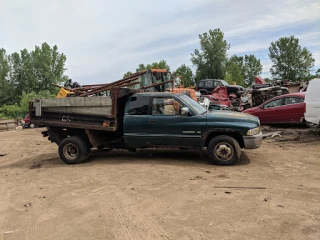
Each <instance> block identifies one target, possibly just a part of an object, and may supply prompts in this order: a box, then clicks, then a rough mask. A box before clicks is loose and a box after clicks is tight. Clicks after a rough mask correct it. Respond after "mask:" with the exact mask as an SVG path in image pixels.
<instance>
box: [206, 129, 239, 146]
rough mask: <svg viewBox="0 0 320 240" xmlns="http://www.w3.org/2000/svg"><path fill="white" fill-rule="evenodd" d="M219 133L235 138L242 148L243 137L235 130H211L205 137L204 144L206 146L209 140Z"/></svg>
mask: <svg viewBox="0 0 320 240" xmlns="http://www.w3.org/2000/svg"><path fill="white" fill-rule="evenodd" d="M219 135H226V136H230V137H233V138H234V139H236V140H237V142H238V143H239V145H240V147H241V148H244V147H245V146H244V141H243V137H242V135H241V134H240V133H237V132H223V131H214V132H211V133H210V134H209V135H208V136H207V138H206V141H205V144H204V146H205V147H207V146H208V144H209V142H210V140H211V139H212V138H214V137H216V136H219Z"/></svg>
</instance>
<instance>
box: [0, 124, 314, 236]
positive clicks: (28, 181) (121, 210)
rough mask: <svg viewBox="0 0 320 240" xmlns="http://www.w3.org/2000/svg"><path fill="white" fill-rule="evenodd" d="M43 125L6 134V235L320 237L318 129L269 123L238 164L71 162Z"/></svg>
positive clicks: (2, 157)
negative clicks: (63, 158)
mask: <svg viewBox="0 0 320 240" xmlns="http://www.w3.org/2000/svg"><path fill="white" fill-rule="evenodd" d="M41 130H42V129H24V130H16V131H9V132H0V226H1V229H0V239H5V240H9V239H121V240H122V239H139V240H140V239H173V240H175V239H320V130H319V129H314V130H310V129H306V128H295V129H292V128H290V127H289V128H288V127H287V128H270V127H264V132H277V131H280V132H281V133H280V135H281V136H274V138H271V136H269V137H268V138H266V139H265V140H264V142H263V146H262V147H261V148H259V149H256V150H245V151H243V152H242V156H241V161H240V162H239V163H237V164H236V165H234V166H228V167H226V166H215V165H210V164H209V163H208V159H207V158H204V159H202V160H200V159H199V152H198V151H194V150H185V151H181V150H139V151H138V152H137V153H130V152H127V151H111V152H94V153H93V154H92V156H91V158H90V161H88V162H87V163H83V164H80V165H66V164H64V163H63V162H62V161H61V160H60V159H59V158H58V154H57V146H56V145H55V144H51V143H50V142H49V141H48V140H47V138H43V137H42V135H41V133H40V132H41Z"/></svg>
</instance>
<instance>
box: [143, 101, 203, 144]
mask: <svg viewBox="0 0 320 240" xmlns="http://www.w3.org/2000/svg"><path fill="white" fill-rule="evenodd" d="M151 105H152V106H151V108H152V109H151V111H152V112H151V115H150V116H149V124H148V129H149V131H148V133H149V139H150V140H149V141H150V143H151V144H152V145H154V146H200V144H201V132H202V128H203V127H204V125H205V124H206V121H205V119H204V118H201V116H198V115H194V116H192V115H190V116H185V115H181V108H182V107H185V106H184V105H183V104H182V103H181V102H180V101H179V100H177V99H175V98H173V97H153V99H152V104H151Z"/></svg>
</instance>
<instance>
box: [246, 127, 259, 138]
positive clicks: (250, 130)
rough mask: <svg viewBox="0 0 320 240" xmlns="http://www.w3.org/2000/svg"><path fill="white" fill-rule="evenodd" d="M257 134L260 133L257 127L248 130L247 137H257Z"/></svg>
mask: <svg viewBox="0 0 320 240" xmlns="http://www.w3.org/2000/svg"><path fill="white" fill-rule="evenodd" d="M259 133H260V128H259V127H257V128H253V129H249V130H248V132H247V135H248V136H252V135H257V134H259Z"/></svg>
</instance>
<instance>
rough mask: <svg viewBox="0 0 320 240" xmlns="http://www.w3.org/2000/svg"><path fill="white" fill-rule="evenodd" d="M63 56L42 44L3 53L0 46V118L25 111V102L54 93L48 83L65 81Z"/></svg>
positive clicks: (56, 49)
mask: <svg viewBox="0 0 320 240" xmlns="http://www.w3.org/2000/svg"><path fill="white" fill-rule="evenodd" d="M66 59H67V58H66V56H65V55H64V54H63V53H59V51H58V47H57V46H56V45H55V46H53V47H50V46H49V44H47V43H43V44H42V45H41V46H35V48H34V50H32V51H31V52H29V51H28V50H27V49H23V50H21V51H20V52H14V53H12V54H7V53H6V50H5V49H3V48H0V118H2V117H14V118H16V117H19V116H23V115H24V114H25V113H26V112H27V111H28V104H27V103H28V101H29V100H30V99H32V98H35V97H51V96H54V95H55V94H56V93H57V88H55V87H53V86H52V84H53V83H54V84H60V83H62V82H65V81H66V80H67V79H68V77H67V76H66V75H65V71H66V67H65V63H66Z"/></svg>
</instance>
